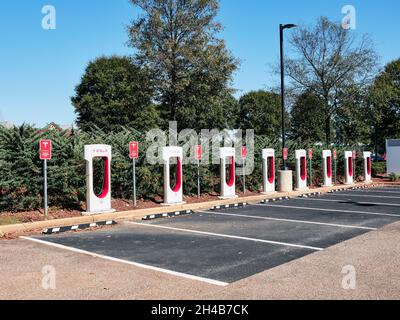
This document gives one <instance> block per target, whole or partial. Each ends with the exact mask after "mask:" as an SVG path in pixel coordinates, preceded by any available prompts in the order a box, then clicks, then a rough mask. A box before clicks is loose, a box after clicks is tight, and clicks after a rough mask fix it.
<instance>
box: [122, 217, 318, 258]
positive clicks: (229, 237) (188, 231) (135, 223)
mask: <svg viewBox="0 0 400 320" xmlns="http://www.w3.org/2000/svg"><path fill="white" fill-rule="evenodd" d="M126 223H127V224H130V225H135V226H140V227H148V228H158V229H164V230H171V231H179V232H186V233H194V234H201V235H206V236H212V237H218V238H227V239H235V240H245V241H252V242H260V243H268V244H272V245H278V246H285V247H293V248H301V249H309V250H314V251H322V250H324V249H323V248H318V247H312V246H305V245H301V244H293V243H286V242H279V241H270V240H264V239H256V238H248V237H240V236H234V235H229V234H221V233H213V232H205V231H198V230H192V229H182V228H173V227H166V226H160V225H154V224H145V223H139V222H132V221H128V222H126Z"/></svg>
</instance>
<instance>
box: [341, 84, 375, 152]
mask: <svg viewBox="0 0 400 320" xmlns="http://www.w3.org/2000/svg"><path fill="white" fill-rule="evenodd" d="M346 90H347V92H346V95H345V97H344V99H343V100H342V101H341V107H340V108H338V110H337V112H336V115H335V116H334V124H335V135H336V137H335V142H336V144H338V145H344V146H354V145H357V144H359V143H362V144H365V145H369V144H370V143H371V139H370V135H371V126H370V125H369V121H368V120H367V117H366V114H365V105H366V101H365V99H366V93H365V90H361V89H360V88H359V87H357V86H354V87H349V88H347V89H346Z"/></svg>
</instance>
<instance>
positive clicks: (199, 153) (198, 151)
mask: <svg viewBox="0 0 400 320" xmlns="http://www.w3.org/2000/svg"><path fill="white" fill-rule="evenodd" d="M194 153H195V155H194V156H195V158H196V160H197V197H198V198H200V197H201V190H200V160H201V159H202V157H203V149H202V147H201V145H197V146H195V147H194Z"/></svg>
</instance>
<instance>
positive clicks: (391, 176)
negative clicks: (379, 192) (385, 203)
mask: <svg viewBox="0 0 400 320" xmlns="http://www.w3.org/2000/svg"><path fill="white" fill-rule="evenodd" d="M389 179H390V181H392V182H397V181H399V180H400V176H399V175H398V174H396V173H391V174H389Z"/></svg>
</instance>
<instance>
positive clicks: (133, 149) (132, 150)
mask: <svg viewBox="0 0 400 320" xmlns="http://www.w3.org/2000/svg"><path fill="white" fill-rule="evenodd" d="M129 157H130V158H131V159H132V191H133V206H134V207H136V206H137V199H136V198H137V197H136V160H137V159H138V158H139V143H138V142H136V141H133V142H130V143H129Z"/></svg>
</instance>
